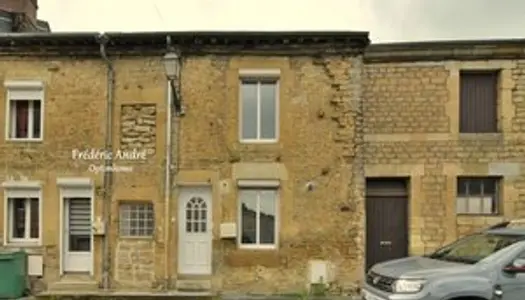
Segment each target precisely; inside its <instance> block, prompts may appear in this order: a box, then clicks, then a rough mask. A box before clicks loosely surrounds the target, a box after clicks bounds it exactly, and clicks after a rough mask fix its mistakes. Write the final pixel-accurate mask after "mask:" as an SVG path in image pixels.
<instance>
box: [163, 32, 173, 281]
mask: <svg viewBox="0 0 525 300" xmlns="http://www.w3.org/2000/svg"><path fill="white" fill-rule="evenodd" d="M166 46H167V49H168V50H169V49H170V48H171V47H172V46H171V37H170V36H169V35H168V36H166ZM174 92H175V91H174V90H173V89H172V84H171V82H170V81H169V80H168V82H167V95H166V150H165V151H166V153H165V156H166V164H165V166H164V171H165V174H164V241H165V245H166V247H165V249H166V250H165V252H164V280H165V288H166V289H168V288H169V286H170V272H169V269H170V267H169V266H170V255H169V254H170V252H171V251H169V250H170V245H171V244H170V227H171V226H170V224H171V220H170V209H171V207H170V203H171V201H170V200H171V151H172V145H171V134H172V129H171V111H172V104H173V96H174V94H173V93H174Z"/></svg>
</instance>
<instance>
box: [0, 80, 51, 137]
mask: <svg viewBox="0 0 525 300" xmlns="http://www.w3.org/2000/svg"><path fill="white" fill-rule="evenodd" d="M5 86H6V88H7V101H6V103H7V111H8V112H9V116H8V118H7V122H6V135H7V139H8V140H15V141H16V140H19V141H31V140H37V141H38V140H42V136H43V132H42V128H43V124H44V122H43V121H44V120H43V114H42V107H43V102H44V92H43V84H42V83H41V82H34V81H16V82H12V81H10V82H6V83H5Z"/></svg>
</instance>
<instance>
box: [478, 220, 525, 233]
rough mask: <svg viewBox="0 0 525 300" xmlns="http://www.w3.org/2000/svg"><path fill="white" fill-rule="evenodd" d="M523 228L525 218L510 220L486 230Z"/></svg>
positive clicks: (524, 226)
mask: <svg viewBox="0 0 525 300" xmlns="http://www.w3.org/2000/svg"><path fill="white" fill-rule="evenodd" d="M521 227H523V228H525V218H520V219H512V220H507V221H503V222H500V223H497V224H495V225H492V226H490V227H489V228H488V229H487V230H492V229H500V228H521Z"/></svg>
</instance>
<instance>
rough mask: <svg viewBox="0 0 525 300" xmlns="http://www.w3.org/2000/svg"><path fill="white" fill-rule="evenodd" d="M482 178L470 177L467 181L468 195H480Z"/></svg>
mask: <svg viewBox="0 0 525 300" xmlns="http://www.w3.org/2000/svg"><path fill="white" fill-rule="evenodd" d="M482 183H483V180H481V179H472V180H469V182H468V193H469V195H475V196H479V195H481V185H482Z"/></svg>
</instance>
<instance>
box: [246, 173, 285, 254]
mask: <svg viewBox="0 0 525 300" xmlns="http://www.w3.org/2000/svg"><path fill="white" fill-rule="evenodd" d="M237 186H238V191H237V192H238V196H237V212H238V216H237V218H238V223H239V226H237V231H238V232H237V246H238V247H239V248H240V249H253V250H275V249H277V248H278V247H279V232H280V230H279V229H280V222H279V220H280V201H279V198H280V197H279V194H280V189H279V188H280V182H279V180H238V181H237ZM243 190H274V191H275V199H274V201H275V230H274V235H275V236H274V243H273V244H262V245H261V244H243V243H242V201H241V193H242V191H243ZM258 205H259V202H258ZM259 224H260V222H259V209H258V210H257V215H256V228H257V229H256V236H258V235H259V230H258V229H259ZM257 240H258V238H257Z"/></svg>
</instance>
